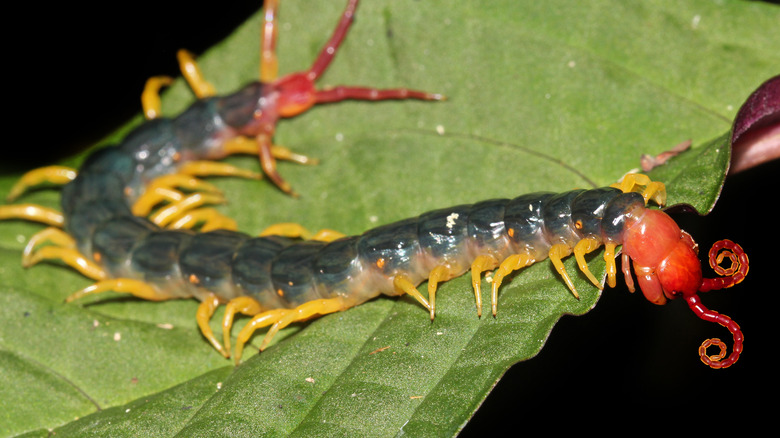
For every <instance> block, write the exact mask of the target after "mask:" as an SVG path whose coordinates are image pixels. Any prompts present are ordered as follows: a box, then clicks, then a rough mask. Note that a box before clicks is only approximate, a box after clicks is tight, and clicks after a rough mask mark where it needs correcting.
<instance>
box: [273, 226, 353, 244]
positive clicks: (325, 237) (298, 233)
mask: <svg viewBox="0 0 780 438" xmlns="http://www.w3.org/2000/svg"><path fill="white" fill-rule="evenodd" d="M259 235H260V236H284V237H289V238H292V239H294V238H301V239H304V240H319V241H321V242H332V241H334V240H337V239H341V238H342V237H344V236H345V234H343V233H340V232H338V231H335V230H330V229H327V228H326V229H322V230H320V231H317V233H315V234H312V233H311V232H310V231H309V230H307V229H306V228H305V227H304V226H303V225H301V224H296V223H294V222H279V223H278V224H273V225H271V226H269V227H268V228H266V229H264V230H263V231H262V232H260V234H259Z"/></svg>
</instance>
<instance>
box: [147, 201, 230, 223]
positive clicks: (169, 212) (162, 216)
mask: <svg viewBox="0 0 780 438" xmlns="http://www.w3.org/2000/svg"><path fill="white" fill-rule="evenodd" d="M224 202H225V198H223V197H222V196H220V195H215V194H212V193H192V194H190V195H187V196H185V197H184V198H183V199H182V200H180V201H177V202H174V203H172V204H169V205H166V206H165V207H163V208H161V209H159V210H158V211H156V212H155V213H154V214H153V215H152V216H150V217H149V220H150V221H152V222H154V223H155V224H157V225H159V226H161V227H164V226H166V225H168V224H169V223H171V222H174V221H176V220H177V219H179V218H180V217H181V216H183V215H184V214H186V213H187V212H188V211H189V210H192V209H194V208H196V207H200V206H202V205H204V204H221V203H224Z"/></svg>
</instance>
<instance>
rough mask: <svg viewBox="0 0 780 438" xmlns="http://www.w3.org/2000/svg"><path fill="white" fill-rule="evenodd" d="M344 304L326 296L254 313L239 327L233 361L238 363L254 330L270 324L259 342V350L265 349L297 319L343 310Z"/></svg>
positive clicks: (338, 299) (302, 319)
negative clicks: (288, 307)
mask: <svg viewBox="0 0 780 438" xmlns="http://www.w3.org/2000/svg"><path fill="white" fill-rule="evenodd" d="M345 309H346V306H345V304H344V302H343V300H342V299H341V298H328V299H321V300H314V301H309V302H308V303H303V304H301V305H300V306H298V307H296V308H295V309H276V310H269V311H267V312H263V313H260V314H258V315H256V316H255V317H254V318H252V320H251V321H250V322H249V323H248V324H247V325H246V326H244V328H243V329H241V332H240V333H239V334H238V338H237V339H236V353H235V361H236V364H238V363H239V362H240V361H241V356H242V353H243V351H244V345H245V344H246V343H247V342H248V341H249V339H250V338H251V337H252V334H253V333H254V332H255V330H257V329H259V328H262V327H267V326H269V325H272V324H273V325H272V327H271V328H270V329H269V330H268V333H266V335H265V338H264V339H263V342H262V343H261V344H260V351H263V350H265V348H266V347H268V345H269V344H270V343H271V340H272V339H273V338H274V336H275V335H276V333H277V332H278V331H279V330H281V329H283V328H284V327H287V326H288V325H290V324H292V323H293V322H297V321H304V320H307V319H309V318H311V317H313V316H317V315H327V314H329V313H335V312H339V311H342V310H345Z"/></svg>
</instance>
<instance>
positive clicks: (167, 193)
mask: <svg viewBox="0 0 780 438" xmlns="http://www.w3.org/2000/svg"><path fill="white" fill-rule="evenodd" d="M178 189H184V190H188V191H193V192H201V193H210V194H215V195H219V194H221V193H222V192H221V191H220V190H219V189H218V188H217V187H216V186H214V185H213V184H210V183H207V182H206V181H203V180H201V179H198V178H195V177H194V176H191V175H184V174H180V173H175V174H171V175H163V176H161V177H158V178H155V179H154V180H153V181H152V182H151V183H149V185H148V186H147V187H146V190H145V191H144V193H143V195H141V196H140V197H139V198H138V199H137V200H136V201H135V203H134V204H133V207H132V211H133V214H134V215H136V216H146V215H148V214H149V213H150V212H151V211H152V209H153V208H154V207H155V206H156V205H157V204H159V203H160V202H163V201H167V202H178V201H181V200H182V199H184V193H182V192H181V191H180V190H178Z"/></svg>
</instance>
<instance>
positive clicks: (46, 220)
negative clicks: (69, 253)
mask: <svg viewBox="0 0 780 438" xmlns="http://www.w3.org/2000/svg"><path fill="white" fill-rule="evenodd" d="M4 219H24V220H28V221H34V222H40V223H43V224H47V225H51V226H54V227H62V226H63V225H64V224H65V218H64V216H62V213H60V212H59V211H57V210H54V209H53V208H49V207H44V206H41V205H35V204H16V205H2V206H0V220H4Z"/></svg>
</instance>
